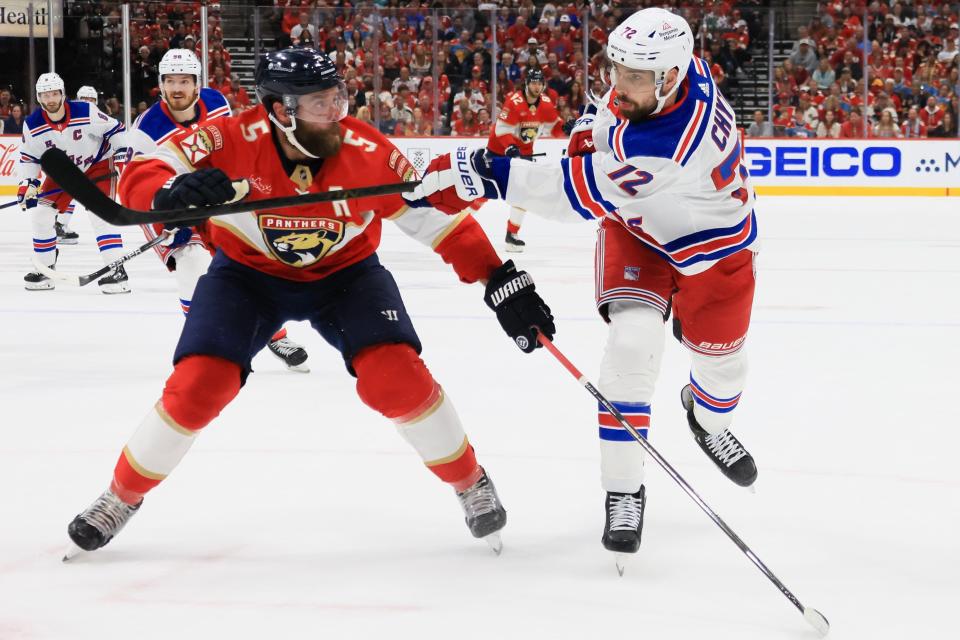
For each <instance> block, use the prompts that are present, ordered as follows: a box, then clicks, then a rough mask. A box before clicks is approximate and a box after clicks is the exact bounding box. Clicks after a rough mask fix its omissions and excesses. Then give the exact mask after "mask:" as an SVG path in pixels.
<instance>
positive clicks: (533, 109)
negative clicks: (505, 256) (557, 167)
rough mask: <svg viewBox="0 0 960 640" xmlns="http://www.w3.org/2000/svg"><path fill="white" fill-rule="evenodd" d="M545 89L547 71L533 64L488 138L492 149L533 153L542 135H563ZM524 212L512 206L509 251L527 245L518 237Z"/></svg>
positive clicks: (499, 152) (507, 153)
mask: <svg viewBox="0 0 960 640" xmlns="http://www.w3.org/2000/svg"><path fill="white" fill-rule="evenodd" d="M544 89H545V85H544V82H543V72H542V71H541V70H540V69H538V68H536V67H529V68H528V69H527V77H526V79H525V81H524V84H523V89H521V90H520V91H514V92H513V93H511V94H509V95H508V96H507V97H506V99H505V100H504V101H503V108H502V109H501V110H500V115H498V116H497V121H496V124H495V125H494V128H493V130H492V131H491V132H490V139H489V140H488V142H487V148H488V149H490V151H491V152H493V153H495V154H497V155H501V156H510V157H516V156H520V155H525V156H529V155H533V143H534V141H536V139H537V138H539V137H540V136H541V135H544V134H547V135H550V136H553V137H560V136H562V135H563V128H562V126H561V121H560V115H559V114H558V113H557V106H556V105H555V104H554V103H553V100H551V99H550V96H549V95H547V93H546V91H544ZM524 215H526V211H525V210H524V209H521V208H519V207H510V219H509V220H508V221H507V237H506V239H505V240H504V242H505V246H504V248H505V249H506V250H507V251H512V252H515V253H519V252H521V251H523V248H524V246H525V245H526V243H525V242H524V241H523V240H521V239H520V238H519V237H518V235H519V233H520V225H522V224H523V217H524Z"/></svg>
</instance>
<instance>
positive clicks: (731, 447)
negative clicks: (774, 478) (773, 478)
mask: <svg viewBox="0 0 960 640" xmlns="http://www.w3.org/2000/svg"><path fill="white" fill-rule="evenodd" d="M680 401H681V402H682V403H683V408H684V409H686V410H687V422H688V423H689V424H690V431H692V432H693V438H694V440H696V441H697V444H698V445H700V448H701V449H703V452H704V453H705V454H707V456H709V458H710V459H711V460H713V463H714V464H715V465H717V468H718V469H720V471H722V472H723V475H725V476H727V477H728V478H730V480H732V481H733V482H734V483H735V484H738V485H740V486H741V487H749V486H750V485H752V484H753V483H754V481H756V479H757V465H756V463H755V462H754V461H753V456H751V455H750V454H749V453H748V452H747V450H746V449H744V447H743V445H742V444H740V441H739V440H737V439H736V438H735V437H734V435H733V434H732V433H730V430H729V429H724V430H723V431H722V432H721V433H718V434H716V435H712V434H710V433H707V431H706V430H704V428H703V427H701V426H700V424H699V423H698V422H697V418H696V417H695V416H694V415H693V391H692V390H691V389H690V385H686V386H685V387H684V388H683V389H682V390H681V391H680Z"/></svg>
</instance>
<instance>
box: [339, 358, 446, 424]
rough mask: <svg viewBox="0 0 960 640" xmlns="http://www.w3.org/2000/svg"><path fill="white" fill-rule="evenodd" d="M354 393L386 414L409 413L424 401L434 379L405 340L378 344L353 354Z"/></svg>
mask: <svg viewBox="0 0 960 640" xmlns="http://www.w3.org/2000/svg"><path fill="white" fill-rule="evenodd" d="M352 365H353V370H354V371H356V373H357V395H359V396H360V399H361V400H363V403H364V404H366V405H367V406H368V407H370V408H371V409H373V410H375V411H378V412H380V413H381V414H383V415H384V416H386V417H387V418H391V419H395V418H400V417H402V416H406V415H409V414H411V413H413V412H415V411H416V410H417V408H418V407H420V406H421V405H422V404H424V403H425V402H427V401H428V400H429V399H430V398H431V397H432V395H433V393H434V391H435V389H436V387H437V383H436V381H435V380H434V379H433V376H432V375H431V374H430V370H429V369H427V365H425V364H424V363H423V360H421V359H420V356H418V355H417V352H416V351H414V349H413V347H411V346H410V345H408V344H380V345H376V346H373V347H368V348H366V349H363V350H362V351H361V352H360V353H358V354H357V355H356V356H354V358H353V362H352Z"/></svg>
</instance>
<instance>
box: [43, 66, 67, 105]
mask: <svg viewBox="0 0 960 640" xmlns="http://www.w3.org/2000/svg"><path fill="white" fill-rule="evenodd" d="M58 90H59V91H60V93H62V94H64V95H66V93H67V92H66V90H65V89H64V85H63V78H61V77H60V76H58V75H57V74H56V73H53V72H50V73H41V74H40V77H39V78H37V100H39V99H40V94H41V93H43V92H44V91H58Z"/></svg>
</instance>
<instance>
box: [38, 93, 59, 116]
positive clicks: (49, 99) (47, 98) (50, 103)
mask: <svg viewBox="0 0 960 640" xmlns="http://www.w3.org/2000/svg"><path fill="white" fill-rule="evenodd" d="M37 99H38V100H39V101H40V106H42V107H43V110H44V111H46V112H47V113H56V112H57V111H60V107H62V106H63V100H64V98H63V93H62V92H61V91H59V90H57V91H42V92H40V95H38V96H37Z"/></svg>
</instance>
